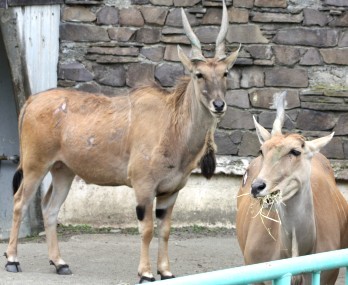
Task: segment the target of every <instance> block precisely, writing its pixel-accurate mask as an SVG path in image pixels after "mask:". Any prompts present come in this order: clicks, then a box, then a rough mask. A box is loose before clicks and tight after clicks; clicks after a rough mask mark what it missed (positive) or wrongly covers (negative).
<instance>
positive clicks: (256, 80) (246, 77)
mask: <svg viewBox="0 0 348 285" xmlns="http://www.w3.org/2000/svg"><path fill="white" fill-rule="evenodd" d="M264 78H265V76H264V72H263V70H262V68H260V67H254V66H253V67H247V68H243V70H242V79H241V82H240V86H241V87H243V88H251V87H263V86H264V84H265V83H264Z"/></svg>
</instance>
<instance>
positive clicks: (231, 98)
mask: <svg viewBox="0 0 348 285" xmlns="http://www.w3.org/2000/svg"><path fill="white" fill-rule="evenodd" d="M225 100H226V103H227V105H228V106H231V107H238V108H242V109H249V108H250V102H249V95H248V92H247V91H246V90H228V91H227V92H226V96H225Z"/></svg>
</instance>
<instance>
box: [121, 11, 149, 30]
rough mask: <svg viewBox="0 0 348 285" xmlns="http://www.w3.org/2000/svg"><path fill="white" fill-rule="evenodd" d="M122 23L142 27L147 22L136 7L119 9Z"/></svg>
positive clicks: (122, 24)
mask: <svg viewBox="0 0 348 285" xmlns="http://www.w3.org/2000/svg"><path fill="white" fill-rule="evenodd" d="M119 15H120V16H119V17H120V20H119V22H120V25H121V26H133V27H142V26H144V24H145V21H144V18H143V16H142V14H141V12H140V11H139V10H138V9H136V8H124V9H121V10H120V11H119Z"/></svg>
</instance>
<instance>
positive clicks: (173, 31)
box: [162, 27, 184, 35]
mask: <svg viewBox="0 0 348 285" xmlns="http://www.w3.org/2000/svg"><path fill="white" fill-rule="evenodd" d="M183 34H184V30H183V29H182V28H173V27H164V28H163V29H162V35H183Z"/></svg>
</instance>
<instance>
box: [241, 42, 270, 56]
mask: <svg viewBox="0 0 348 285" xmlns="http://www.w3.org/2000/svg"><path fill="white" fill-rule="evenodd" d="M245 49H246V51H247V52H249V53H250V55H251V56H252V57H253V58H254V59H271V57H272V55H273V53H272V49H271V46H270V45H249V46H246V47H245Z"/></svg>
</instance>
